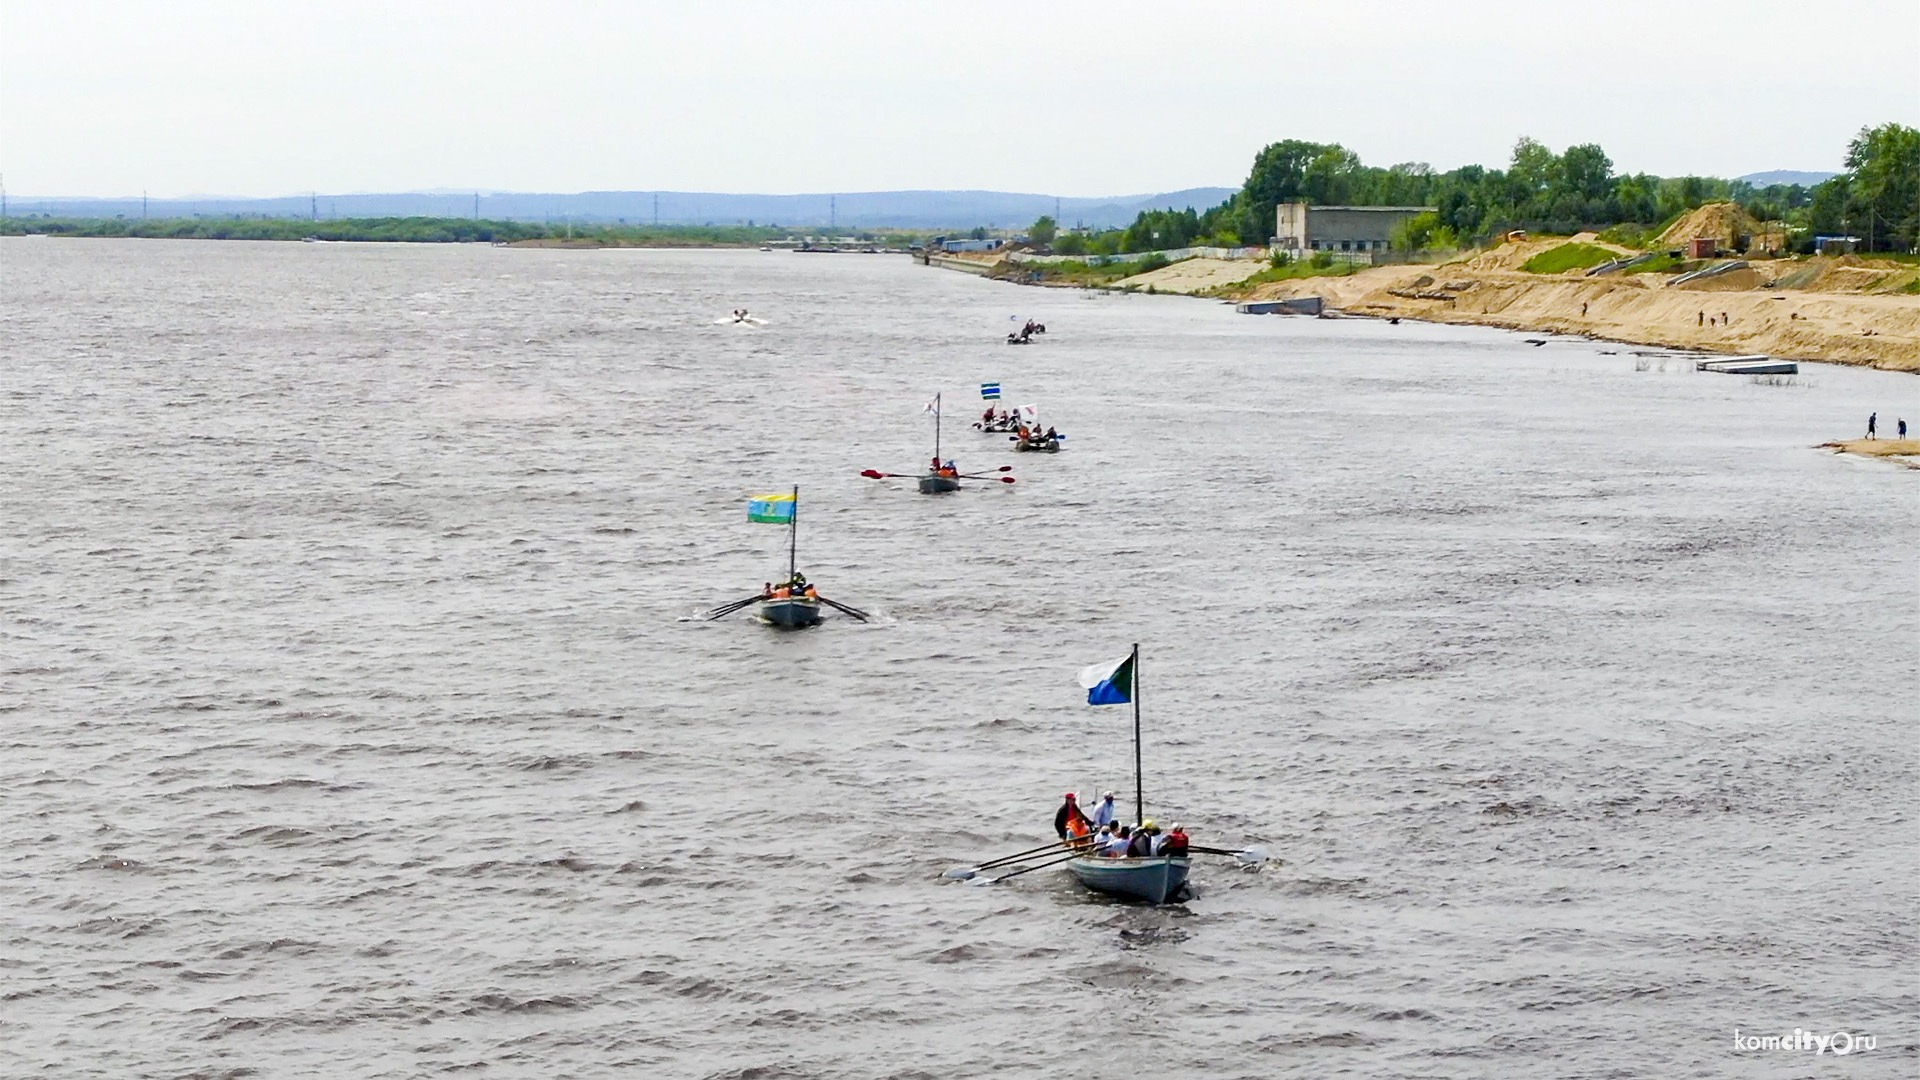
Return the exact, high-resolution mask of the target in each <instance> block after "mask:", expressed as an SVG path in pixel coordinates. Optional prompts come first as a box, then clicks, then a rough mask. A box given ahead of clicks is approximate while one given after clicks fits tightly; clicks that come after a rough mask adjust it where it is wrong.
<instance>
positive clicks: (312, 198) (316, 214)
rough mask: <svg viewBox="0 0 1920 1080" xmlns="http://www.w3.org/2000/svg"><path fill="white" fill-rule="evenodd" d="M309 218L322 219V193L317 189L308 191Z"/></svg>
mask: <svg viewBox="0 0 1920 1080" xmlns="http://www.w3.org/2000/svg"><path fill="white" fill-rule="evenodd" d="M307 220H308V221H319V220H320V193H319V192H317V191H309V192H307Z"/></svg>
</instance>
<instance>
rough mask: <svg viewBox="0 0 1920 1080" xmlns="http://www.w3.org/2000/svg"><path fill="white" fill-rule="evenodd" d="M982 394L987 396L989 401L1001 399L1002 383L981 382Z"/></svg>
mask: <svg viewBox="0 0 1920 1080" xmlns="http://www.w3.org/2000/svg"><path fill="white" fill-rule="evenodd" d="M980 396H981V397H983V398H985V399H986V400H988V401H999V400H1000V384H999V383H997V382H985V383H981V384H980Z"/></svg>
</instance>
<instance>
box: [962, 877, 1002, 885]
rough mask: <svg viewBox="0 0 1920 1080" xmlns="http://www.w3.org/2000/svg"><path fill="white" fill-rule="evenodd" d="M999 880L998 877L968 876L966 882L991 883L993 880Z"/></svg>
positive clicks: (976, 883) (975, 883)
mask: <svg viewBox="0 0 1920 1080" xmlns="http://www.w3.org/2000/svg"><path fill="white" fill-rule="evenodd" d="M999 880H1000V879H999V878H990V877H970V878H968V879H967V884H969V885H991V884H993V883H994V882H996V881H999Z"/></svg>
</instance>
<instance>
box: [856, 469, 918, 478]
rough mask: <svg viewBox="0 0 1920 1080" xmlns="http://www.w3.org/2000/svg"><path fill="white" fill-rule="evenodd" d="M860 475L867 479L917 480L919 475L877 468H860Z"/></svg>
mask: <svg viewBox="0 0 1920 1080" xmlns="http://www.w3.org/2000/svg"><path fill="white" fill-rule="evenodd" d="M860 475H861V476H864V477H866V478H867V479H869V480H917V479H919V477H917V476H910V475H908V474H906V473H892V472H880V471H879V470H877V469H861V470H860Z"/></svg>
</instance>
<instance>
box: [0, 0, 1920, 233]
mask: <svg viewBox="0 0 1920 1080" xmlns="http://www.w3.org/2000/svg"><path fill="white" fill-rule="evenodd" d="M1876 41H1878V42H1883V43H1884V42H1899V43H1903V44H1900V45H1898V46H1896V47H1895V48H1894V49H1893V50H1892V52H1891V53H1889V54H1887V55H1883V56H1881V57H1880V58H1878V59H1873V58H1868V57H1863V56H1861V50H1862V47H1863V46H1864V45H1866V44H1867V43H1871V42H1876ZM1916 42H1920V0H1816V2H1811V3H1809V2H1805V0H1801V2H1793V3H1784V2H1775V0H1744V2H1737V3H1736V2H1723V0H1705V2H1689V0H1656V2H1646V0H1609V2H1605V3H1571V2H1554V0H1525V2H1512V3H1508V2H1498V3H1491V2H1490V3H1474V2H1472V0H1457V2H1454V3H1447V4H1430V3H1417V4H1416V3H1374V2H1354V0H1340V2H1327V3H1260V2H1256V0H1248V2H1243V3H1238V4H1222V3H1210V2H1193V0H1184V2H1165V3H1135V2H1128V0H1101V2H1097V3H1096V2H1088V3H1082V2H1059V0H1021V2H1016V3H1002V2H997V0H940V2H926V3H919V2H912V0H895V2H887V3H882V2H873V3H868V2H851V0H850V2H841V3H834V2H820V3H797V2H786V3H760V2H755V0H728V2H726V3H707V2H685V3H674V4H669V3H643V2H630V3H620V2H608V3H589V2H584V0H545V2H540V3H488V2H486V0H467V2H464V3H452V2H438V0H381V2H378V3H370V2H362V0H343V2H333V3H298V2H287V0H281V2H262V0H241V2H213V0H170V2H167V3H160V2H158V0H150V2H146V3H103V2H97V0H0V179H4V182H5V184H6V187H7V190H8V191H9V192H12V193H17V194H21V195H102V196H107V195H130V194H138V193H139V192H141V191H142V190H146V191H149V192H151V193H152V194H153V195H155V196H176V195H185V194H224V195H285V194H294V193H301V192H306V191H308V190H318V191H321V192H336V193H337V192H348V191H407V190H423V189H432V188H453V189H459V190H469V189H482V190H512V191H547V192H572V191H585V190H629V189H630V190H689V191H730V192H769V193H791V192H830V191H875V190H889V189H899V188H987V189H997V190H1007V191H1028V192H1041V193H1046V194H1055V195H1110V194H1122V193H1136V192H1138V193H1146V192H1157V191H1169V190H1176V189H1179V188H1187V187H1197V186H1203V185H1221V186H1237V185H1238V184H1239V183H1240V182H1241V181H1242V180H1244V179H1245V177H1246V174H1247V169H1248V166H1249V164H1250V163H1251V161H1252V159H1253V155H1254V154H1255V153H1256V152H1257V151H1258V150H1259V149H1260V147H1262V146H1264V145H1266V144H1267V143H1269V142H1273V141H1275V140H1278V139H1284V138H1299V139H1311V140H1315V141H1323V142H1340V143H1343V144H1345V145H1346V146H1348V147H1350V148H1352V149H1354V150H1356V151H1358V152H1359V154H1360V155H1361V157H1362V158H1363V159H1364V160H1365V161H1366V162H1367V163H1369V164H1375V165H1390V164H1393V163H1395V162H1401V161H1425V162H1429V163H1431V164H1432V165H1433V166H1434V167H1436V168H1439V169H1446V168H1451V167H1454V166H1457V165H1462V164H1468V163H1481V164H1487V165H1504V164H1505V163H1506V161H1507V160H1508V156H1509V152H1510V150H1511V148H1512V145H1513V142H1514V140H1515V139H1516V138H1517V137H1519V136H1521V135H1531V136H1533V137H1534V138H1536V139H1539V140H1540V141H1542V142H1544V143H1546V144H1547V145H1549V146H1551V147H1554V148H1555V149H1560V148H1563V147H1565V146H1567V145H1568V144H1570V143H1579V142H1598V143H1599V144H1601V146H1602V147H1604V148H1605V149H1606V151H1607V153H1608V154H1609V155H1610V156H1611V157H1612V158H1613V161H1614V164H1615V168H1616V169H1618V170H1622V171H1629V172H1638V171H1646V172H1651V173H1656V174H1663V175H1678V174H1683V173H1701V174H1708V175H1719V176H1735V175H1739V174H1741V173H1748V172H1754V171H1758V170H1763V169H1775V168H1788V169H1821V170H1832V169H1838V168H1839V167H1840V158H1841V155H1842V154H1843V152H1844V149H1845V146H1846V142H1847V140H1848V138H1849V137H1851V136H1852V135H1853V133H1854V132H1855V131H1857V130H1858V129H1859V128H1860V127H1861V126H1862V125H1868V124H1881V123H1885V122H1887V121H1889V120H1897V121H1900V122H1901V123H1905V124H1910V125H1920V74H1917V73H1920V63H1914V62H1913V61H1912V55H1913V46H1914V44H1915V43H1916ZM1895 54H1904V55H1906V56H1907V57H1908V59H1907V61H1906V62H1901V61H1898V60H1897V59H1895V58H1894V55H1895ZM1852 58H1858V59H1857V66H1856V65H1855V62H1854V60H1853V59H1852Z"/></svg>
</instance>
